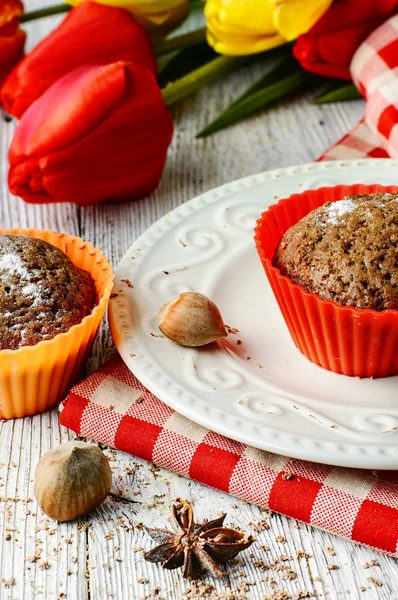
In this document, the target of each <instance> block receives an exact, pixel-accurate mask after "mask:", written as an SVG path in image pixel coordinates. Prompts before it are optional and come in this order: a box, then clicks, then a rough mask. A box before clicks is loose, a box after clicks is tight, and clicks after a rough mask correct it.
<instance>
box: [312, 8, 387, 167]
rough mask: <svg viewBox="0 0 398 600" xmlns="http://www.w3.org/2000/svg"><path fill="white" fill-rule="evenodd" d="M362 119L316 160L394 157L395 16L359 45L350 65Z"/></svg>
mask: <svg viewBox="0 0 398 600" xmlns="http://www.w3.org/2000/svg"><path fill="white" fill-rule="evenodd" d="M351 75H352V78H353V81H354V83H355V84H356V86H357V88H358V89H359V91H360V92H361V94H362V95H363V96H364V97H365V98H366V109H365V117H364V118H363V119H362V120H361V121H360V122H359V123H358V124H357V125H356V126H355V127H354V128H353V129H352V130H351V131H350V132H349V133H348V134H347V135H345V136H344V137H343V138H342V139H341V140H340V141H339V142H337V144H335V145H334V146H332V148H329V150H327V151H326V152H325V153H324V154H323V155H322V156H321V157H320V158H319V159H318V160H335V159H350V158H389V157H391V158H397V157H398V15H396V16H394V17H391V19H389V20H388V21H386V22H385V23H383V25H381V26H380V27H378V29H376V30H375V31H374V32H373V33H371V35H370V36H369V37H368V38H367V39H366V40H365V41H364V42H363V43H362V44H361V45H360V47H359V48H358V50H357V51H356V53H355V55H354V57H353V59H352V63H351Z"/></svg>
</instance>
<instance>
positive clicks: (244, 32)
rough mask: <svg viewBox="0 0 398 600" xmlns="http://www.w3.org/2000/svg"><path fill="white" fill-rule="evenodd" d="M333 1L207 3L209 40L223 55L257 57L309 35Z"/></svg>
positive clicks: (212, 0)
mask: <svg viewBox="0 0 398 600" xmlns="http://www.w3.org/2000/svg"><path fill="white" fill-rule="evenodd" d="M332 1H333V0H207V1H206V6H205V15H206V21H207V41H208V42H209V44H210V46H212V47H213V48H214V50H216V52H219V53H220V54H227V55H230V56H239V55H243V54H254V53H255V52H262V51H263V50H268V49H269V48H274V47H275V46H279V45H280V44H284V43H285V42H289V41H291V40H294V39H296V38H297V36H299V35H300V34H302V33H306V32H307V31H308V30H309V29H310V28H311V27H312V26H313V25H314V24H315V23H316V22H317V21H318V19H319V18H320V17H321V16H322V15H323V13H324V12H325V11H326V10H327V9H328V8H329V6H330V5H331V4H332Z"/></svg>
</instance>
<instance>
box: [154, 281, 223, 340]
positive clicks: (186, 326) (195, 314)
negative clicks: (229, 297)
mask: <svg viewBox="0 0 398 600" xmlns="http://www.w3.org/2000/svg"><path fill="white" fill-rule="evenodd" d="M158 320H159V329H160V331H161V332H162V333H163V334H164V335H165V336H166V337H168V338H169V339H170V340H172V341H173V342H175V343H176V344H180V345H181V346H192V347H194V346H205V345H206V344H210V343H211V342H215V341H216V340H218V339H219V338H222V337H226V336H227V335H228V332H227V330H226V327H225V325H224V322H223V319H222V316H221V313H220V311H219V310H218V308H217V306H216V305H215V304H214V302H212V301H211V300H209V298H207V297H206V296H204V295H203V294H199V293H197V292H186V293H184V294H180V295H179V296H178V298H176V299H175V300H173V301H172V302H170V303H169V304H165V306H163V307H162V308H161V309H160V311H159V315H158Z"/></svg>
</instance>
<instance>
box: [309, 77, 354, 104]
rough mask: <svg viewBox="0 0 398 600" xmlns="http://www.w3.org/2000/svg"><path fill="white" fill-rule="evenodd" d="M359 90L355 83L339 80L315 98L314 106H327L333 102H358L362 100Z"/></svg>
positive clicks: (326, 87) (330, 84)
mask: <svg viewBox="0 0 398 600" xmlns="http://www.w3.org/2000/svg"><path fill="white" fill-rule="evenodd" d="M362 97H363V96H361V94H360V93H359V91H358V89H357V88H356V87H355V85H354V84H353V83H347V82H344V83H342V81H340V80H338V81H337V82H335V81H332V82H330V83H328V84H327V85H326V86H325V87H324V88H323V89H322V90H321V91H320V92H319V94H318V95H317V96H315V98H314V99H313V100H312V102H313V103H314V104H327V103H331V102H343V101H344V100H358V99H359V98H362Z"/></svg>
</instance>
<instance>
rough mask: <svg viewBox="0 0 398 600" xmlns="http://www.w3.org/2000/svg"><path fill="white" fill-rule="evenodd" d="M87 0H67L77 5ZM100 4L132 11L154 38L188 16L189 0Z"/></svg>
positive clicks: (113, 0) (125, 0)
mask: <svg viewBox="0 0 398 600" xmlns="http://www.w3.org/2000/svg"><path fill="white" fill-rule="evenodd" d="M84 1H85V0H67V2H68V3H69V4H73V5H74V6H77V5H79V4H82V2H84ZM97 2H99V3H100V4H106V5H108V6H117V7H119V8H125V9H127V10H128V11H130V12H131V13H132V14H133V15H134V17H135V19H136V20H137V22H138V23H139V24H140V25H142V26H143V27H144V28H145V29H146V30H147V31H148V32H149V33H150V34H151V36H152V37H154V38H158V37H164V36H165V35H167V33H169V32H170V31H172V30H173V29H175V28H176V27H177V26H178V25H179V24H180V23H181V22H182V21H183V20H184V19H185V17H186V16H187V14H188V11H189V3H188V0H97Z"/></svg>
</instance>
